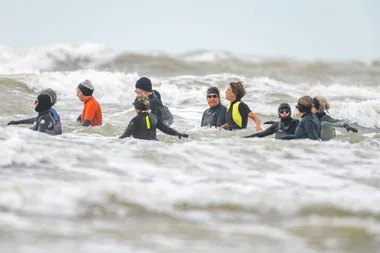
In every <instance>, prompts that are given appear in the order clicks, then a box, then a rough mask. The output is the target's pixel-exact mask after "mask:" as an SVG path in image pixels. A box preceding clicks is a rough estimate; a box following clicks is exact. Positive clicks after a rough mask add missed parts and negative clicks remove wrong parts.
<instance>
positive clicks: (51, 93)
mask: <svg viewBox="0 0 380 253" xmlns="http://www.w3.org/2000/svg"><path fill="white" fill-rule="evenodd" d="M40 94H48V95H49V96H50V97H51V98H52V103H51V105H52V106H53V105H55V103H57V93H56V92H55V91H54V90H52V89H50V88H47V89H44V90H42V91H41V92H40Z"/></svg>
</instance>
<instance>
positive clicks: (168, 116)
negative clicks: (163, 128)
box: [152, 90, 174, 126]
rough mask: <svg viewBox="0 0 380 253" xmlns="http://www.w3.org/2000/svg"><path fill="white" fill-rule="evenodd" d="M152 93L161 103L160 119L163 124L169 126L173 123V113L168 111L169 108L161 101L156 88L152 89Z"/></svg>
mask: <svg viewBox="0 0 380 253" xmlns="http://www.w3.org/2000/svg"><path fill="white" fill-rule="evenodd" d="M152 93H153V95H154V96H156V97H157V98H158V100H160V101H161V103H162V121H163V122H164V124H165V125H167V126H170V125H171V124H173V123H174V117H173V114H172V113H171V112H170V110H169V108H168V107H167V106H166V105H165V104H164V103H163V102H162V100H161V94H160V92H158V90H152Z"/></svg>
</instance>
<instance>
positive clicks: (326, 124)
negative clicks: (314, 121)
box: [312, 96, 358, 141]
mask: <svg viewBox="0 0 380 253" xmlns="http://www.w3.org/2000/svg"><path fill="white" fill-rule="evenodd" d="M328 109H330V105H329V103H328V102H327V101H326V99H325V98H323V97H321V96H315V97H314V98H313V107H312V112H313V113H315V115H317V117H318V119H319V121H320V122H321V140H323V141H328V140H331V139H333V138H335V136H336V133H335V127H342V128H345V129H346V130H347V132H349V131H352V132H354V133H357V132H358V130H357V129H356V128H354V127H352V126H350V125H349V124H348V122H347V120H339V119H334V118H332V117H330V115H328V114H327V113H326V112H328Z"/></svg>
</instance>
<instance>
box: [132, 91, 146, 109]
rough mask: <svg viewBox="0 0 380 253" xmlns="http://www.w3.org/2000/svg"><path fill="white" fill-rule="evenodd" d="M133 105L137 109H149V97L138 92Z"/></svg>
mask: <svg viewBox="0 0 380 253" xmlns="http://www.w3.org/2000/svg"><path fill="white" fill-rule="evenodd" d="M133 106H134V107H135V108H136V109H137V110H143V111H144V110H148V108H149V98H148V97H147V96H146V95H145V94H138V95H137V96H136V98H135V101H134V102H133Z"/></svg>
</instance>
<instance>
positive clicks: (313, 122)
mask: <svg viewBox="0 0 380 253" xmlns="http://www.w3.org/2000/svg"><path fill="white" fill-rule="evenodd" d="M312 106H313V99H312V98H311V97H310V96H303V97H301V98H300V99H298V103H297V105H296V109H297V113H298V116H299V117H301V121H300V123H299V124H298V126H297V128H296V131H295V133H294V134H292V135H286V136H281V137H280V139H283V140H289V139H312V140H319V138H320V132H321V123H320V122H319V120H318V118H317V116H316V115H315V114H314V113H312V112H311V108H312Z"/></svg>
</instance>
